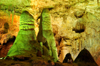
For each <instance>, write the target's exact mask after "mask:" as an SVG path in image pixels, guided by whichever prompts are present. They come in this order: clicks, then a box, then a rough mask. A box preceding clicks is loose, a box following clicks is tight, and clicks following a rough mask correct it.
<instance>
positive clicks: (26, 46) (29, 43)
mask: <svg viewBox="0 0 100 66" xmlns="http://www.w3.org/2000/svg"><path fill="white" fill-rule="evenodd" d="M34 40H36V36H35V30H34V19H33V17H32V15H30V14H29V13H28V12H27V11H24V12H23V13H22V14H21V16H20V31H19V32H18V35H17V37H16V40H15V42H14V44H13V46H12V47H11V48H10V50H9V52H8V54H7V56H15V55H23V54H24V53H25V51H32V50H33V47H34V43H33V42H34Z"/></svg>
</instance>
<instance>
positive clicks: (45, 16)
mask: <svg viewBox="0 0 100 66" xmlns="http://www.w3.org/2000/svg"><path fill="white" fill-rule="evenodd" d="M37 39H38V41H39V42H43V44H44V43H46V44H47V46H48V50H49V55H50V56H52V57H53V58H54V62H56V61H57V60H58V54H57V48H56V43H55V38H54V35H53V31H52V26H51V21H50V13H49V10H48V9H47V8H45V9H43V11H42V14H41V20H40V26H39V33H38V36H37Z"/></svg>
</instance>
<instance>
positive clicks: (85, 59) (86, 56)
mask: <svg viewBox="0 0 100 66" xmlns="http://www.w3.org/2000/svg"><path fill="white" fill-rule="evenodd" d="M74 62H76V63H78V62H81V63H86V64H87V63H88V65H90V66H98V65H97V63H96V62H95V60H94V59H93V57H92V55H91V54H90V52H89V51H88V50H87V49H85V48H84V49H83V50H82V51H81V52H80V53H79V55H78V56H77V58H76V59H75V61H74Z"/></svg>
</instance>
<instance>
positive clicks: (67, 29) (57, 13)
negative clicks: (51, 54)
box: [0, 0, 100, 64]
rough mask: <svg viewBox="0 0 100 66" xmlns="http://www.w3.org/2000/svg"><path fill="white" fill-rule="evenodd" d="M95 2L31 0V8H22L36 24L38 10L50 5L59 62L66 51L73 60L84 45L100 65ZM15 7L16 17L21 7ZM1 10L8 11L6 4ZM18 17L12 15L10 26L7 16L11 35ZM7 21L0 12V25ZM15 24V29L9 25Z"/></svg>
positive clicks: (81, 0) (38, 19)
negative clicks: (31, 16)
mask: <svg viewBox="0 0 100 66" xmlns="http://www.w3.org/2000/svg"><path fill="white" fill-rule="evenodd" d="M2 1H3V0H0V3H1V5H2V4H4V5H5V1H3V2H2ZM14 1H15V0H14ZM22 1H23V0H20V4H21V3H22ZM97 1H98V0H31V3H30V5H31V6H32V7H29V8H26V5H25V8H26V9H27V11H29V12H30V13H31V14H32V15H33V17H34V19H35V22H36V23H37V24H39V22H40V18H39V17H40V14H41V12H42V9H43V8H45V7H49V8H51V9H50V14H51V22H52V26H53V29H54V35H55V39H56V44H57V49H58V55H59V60H60V61H61V62H62V61H63V59H64V56H65V55H66V54H67V53H69V52H70V53H71V55H72V58H73V59H75V58H76V57H77V55H78V54H79V52H80V51H81V50H82V49H83V48H86V49H88V50H89V52H90V53H91V55H92V56H93V58H94V59H95V61H97V63H98V64H100V62H98V60H99V59H100V44H99V43H100V39H99V38H100V28H99V27H100V24H99V23H100V17H99V16H100V11H99V10H100V7H99V6H98V5H99V1H98V2H97ZM25 2H26V0H25ZM18 3H19V0H18ZM10 4H11V2H10ZM20 4H18V6H21V5H20ZM4 5H2V7H4ZM12 5H13V4H12ZM5 6H6V5H5ZM0 7H1V6H0ZM15 7H16V6H15ZM10 8H13V7H10ZM18 9H19V10H18ZM18 9H17V8H15V14H16V11H17V10H18V11H17V12H18V14H19V16H20V12H19V11H20V10H21V8H19V7H18ZM1 10H2V11H5V10H8V11H6V13H7V12H10V10H9V9H8V8H6V7H4V9H1ZM22 10H23V9H22ZM0 12H1V11H0ZM3 13H5V12H3ZM12 13H14V11H12ZM2 16H4V17H2ZM12 16H13V14H12V15H10V17H12ZM19 16H16V15H14V18H15V19H14V20H15V21H14V22H13V26H11V24H12V18H10V22H9V23H8V24H9V29H8V33H10V34H11V33H13V35H17V33H18V28H17V27H18V26H19V23H18V21H19V20H18V18H19ZM5 19H6V20H5ZM8 20H9V18H8V16H6V17H5V15H4V14H3V15H1V13H0V25H4V23H5V22H7V21H8ZM1 22H2V23H1ZM37 24H36V25H37ZM54 25H55V26H56V27H57V30H56V29H55V28H56V27H55V26H54ZM15 26H17V27H16V29H15V28H12V27H15ZM0 27H1V26H0ZM37 27H38V25H37ZM14 29H15V30H14ZM3 31H4V28H3V27H2V28H0V33H3ZM10 31H11V32H10ZM36 31H37V32H38V28H37V29H36ZM6 35H7V34H6ZM6 35H5V34H2V35H0V38H1V40H0V41H1V44H3V43H6V41H4V39H6V37H5V38H2V37H3V36H6ZM11 35H12V34H11Z"/></svg>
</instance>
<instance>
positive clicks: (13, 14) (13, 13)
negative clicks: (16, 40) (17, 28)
mask: <svg viewBox="0 0 100 66" xmlns="http://www.w3.org/2000/svg"><path fill="white" fill-rule="evenodd" d="M13 20H14V10H13V11H12V22H11V24H12V25H13Z"/></svg>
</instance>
